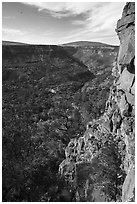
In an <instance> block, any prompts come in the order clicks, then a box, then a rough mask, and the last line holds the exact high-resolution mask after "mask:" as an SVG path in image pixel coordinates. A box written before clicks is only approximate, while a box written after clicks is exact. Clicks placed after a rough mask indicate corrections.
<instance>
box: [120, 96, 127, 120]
mask: <svg viewBox="0 0 137 204" xmlns="http://www.w3.org/2000/svg"><path fill="white" fill-rule="evenodd" d="M118 107H119V109H120V112H121V116H122V117H123V116H127V115H128V110H129V104H128V103H127V100H126V95H125V94H123V95H122V96H121V99H120V101H119V102H118Z"/></svg>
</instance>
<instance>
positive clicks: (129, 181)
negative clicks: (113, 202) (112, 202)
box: [122, 165, 135, 202]
mask: <svg viewBox="0 0 137 204" xmlns="http://www.w3.org/2000/svg"><path fill="white" fill-rule="evenodd" d="M134 168H135V167H134V166H133V165H132V166H131V167H130V169H129V172H128V175H127V177H126V179H125V181H124V184H123V187H122V192H123V193H122V202H128V201H130V199H131V198H133V197H134V194H133V192H134V188H135V169H134Z"/></svg>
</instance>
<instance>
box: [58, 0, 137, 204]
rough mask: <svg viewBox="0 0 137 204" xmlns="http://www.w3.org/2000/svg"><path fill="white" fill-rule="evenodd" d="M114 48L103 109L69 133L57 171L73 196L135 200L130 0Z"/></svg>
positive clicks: (132, 8) (78, 198)
mask: <svg viewBox="0 0 137 204" xmlns="http://www.w3.org/2000/svg"><path fill="white" fill-rule="evenodd" d="M116 32H117V35H118V37H119V40H120V49H119V54H118V57H117V61H116V62H115V63H114V67H113V69H112V75H113V76H114V78H115V79H114V83H113V85H112V86H111V87H110V94H109V98H108V100H107V102H106V108H105V112H104V114H103V115H102V116H101V117H100V118H99V119H98V120H93V121H89V122H88V124H87V130H86V132H85V134H84V136H83V137H79V138H74V139H71V141H70V142H69V144H68V146H67V148H66V150H65V156H66V159H65V160H64V161H63V162H62V163H61V164H60V167H59V172H60V174H61V175H63V176H64V177H65V179H66V180H67V181H68V182H69V183H71V185H72V186H73V188H74V189H75V197H76V201H89V202H100V201H115V202H116V201H122V202H128V201H135V64H134V60H135V3H133V2H129V3H126V5H125V7H124V9H123V13H122V18H121V19H120V20H118V22H117V28H116Z"/></svg>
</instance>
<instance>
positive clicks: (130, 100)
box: [126, 92, 135, 105]
mask: <svg viewBox="0 0 137 204" xmlns="http://www.w3.org/2000/svg"><path fill="white" fill-rule="evenodd" d="M126 99H127V101H128V103H129V104H131V105H135V96H134V95H132V94H131V93H129V92H126Z"/></svg>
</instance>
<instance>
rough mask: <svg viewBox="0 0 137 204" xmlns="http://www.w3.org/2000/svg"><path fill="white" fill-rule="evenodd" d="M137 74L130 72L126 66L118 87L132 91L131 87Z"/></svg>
mask: <svg viewBox="0 0 137 204" xmlns="http://www.w3.org/2000/svg"><path fill="white" fill-rule="evenodd" d="M134 77H135V75H134V74H132V73H130V72H129V71H128V70H127V68H125V69H124V70H123V72H122V74H121V76H120V78H119V80H118V82H117V84H119V85H118V86H117V88H118V89H122V90H124V91H128V92H129V91H130V88H131V86H132V83H133V80H134Z"/></svg>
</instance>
